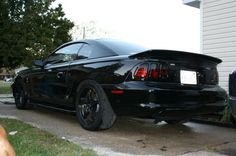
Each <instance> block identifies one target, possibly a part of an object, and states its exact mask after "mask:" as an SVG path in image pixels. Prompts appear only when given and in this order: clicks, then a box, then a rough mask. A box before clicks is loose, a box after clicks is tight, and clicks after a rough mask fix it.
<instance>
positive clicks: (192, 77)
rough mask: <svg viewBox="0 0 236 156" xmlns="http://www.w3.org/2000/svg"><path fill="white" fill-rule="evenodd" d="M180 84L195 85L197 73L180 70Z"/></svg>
mask: <svg viewBox="0 0 236 156" xmlns="http://www.w3.org/2000/svg"><path fill="white" fill-rule="evenodd" d="M180 83H181V84H192V85H196V84H197V73H196V72H195V71H187V70H180Z"/></svg>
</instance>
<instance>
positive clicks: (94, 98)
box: [76, 80, 116, 131]
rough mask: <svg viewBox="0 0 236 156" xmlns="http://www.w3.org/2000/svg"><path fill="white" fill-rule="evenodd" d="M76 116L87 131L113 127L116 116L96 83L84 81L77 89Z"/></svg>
mask: <svg viewBox="0 0 236 156" xmlns="http://www.w3.org/2000/svg"><path fill="white" fill-rule="evenodd" d="M76 116H77V118H78V120H79V123H80V125H81V126H82V127H83V128H84V129H87V130H92V131H95V130H100V129H108V128H110V127H112V125H113V124H114V122H115V119H116V115H115V113H114V111H113V109H112V107H111V105H110V102H109V100H108V98H107V96H106V94H105V92H104V90H103V89H102V87H101V86H100V85H99V84H97V83H96V82H95V81H91V80H86V81H83V82H82V83H81V84H80V85H79V87H78V88H77V97H76Z"/></svg>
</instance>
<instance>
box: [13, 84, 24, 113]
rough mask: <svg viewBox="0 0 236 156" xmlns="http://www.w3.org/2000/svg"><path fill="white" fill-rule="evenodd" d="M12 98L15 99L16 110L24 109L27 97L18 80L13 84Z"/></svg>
mask: <svg viewBox="0 0 236 156" xmlns="http://www.w3.org/2000/svg"><path fill="white" fill-rule="evenodd" d="M14 98H15V105H16V108H18V109H25V108H26V104H27V97H26V93H25V90H24V87H23V85H22V83H21V82H20V80H18V81H17V82H16V84H15V93H14Z"/></svg>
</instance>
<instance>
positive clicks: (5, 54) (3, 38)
mask: <svg viewBox="0 0 236 156" xmlns="http://www.w3.org/2000/svg"><path fill="white" fill-rule="evenodd" d="M54 1H55V0H2V1H0V68H1V67H7V68H9V67H10V68H14V67H16V66H19V65H26V66H31V65H32V60H33V59H39V58H43V57H45V56H46V55H48V54H49V53H51V52H52V50H53V49H55V48H56V47H57V46H59V45H61V44H62V43H64V42H67V41H69V40H71V36H70V34H69V31H70V29H71V28H72V27H73V26H74V24H73V23H72V22H71V21H70V20H68V19H67V18H65V17H64V16H65V13H64V11H63V9H62V5H60V4H59V5H58V6H57V7H54V8H52V7H51V4H52V2H54Z"/></svg>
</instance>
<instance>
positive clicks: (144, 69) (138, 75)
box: [134, 64, 148, 79]
mask: <svg viewBox="0 0 236 156" xmlns="http://www.w3.org/2000/svg"><path fill="white" fill-rule="evenodd" d="M147 75H148V64H142V65H140V66H138V67H137V68H136V70H135V73H134V78H135V79H145V78H147Z"/></svg>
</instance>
